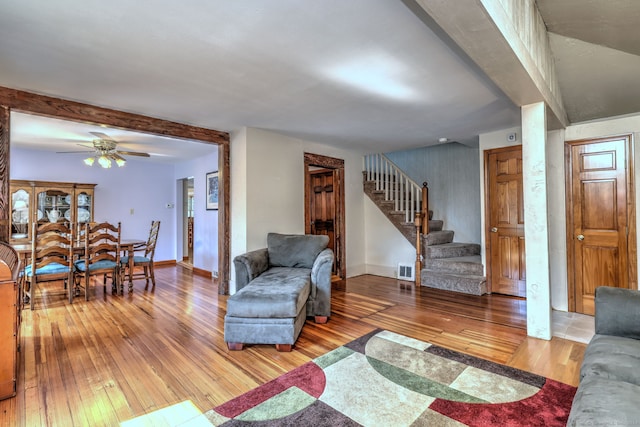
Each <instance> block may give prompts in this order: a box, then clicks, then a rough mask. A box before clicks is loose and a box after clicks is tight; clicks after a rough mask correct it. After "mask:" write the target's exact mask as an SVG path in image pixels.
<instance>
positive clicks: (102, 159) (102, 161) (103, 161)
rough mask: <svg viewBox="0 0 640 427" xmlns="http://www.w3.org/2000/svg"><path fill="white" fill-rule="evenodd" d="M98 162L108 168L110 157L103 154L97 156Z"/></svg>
mask: <svg viewBox="0 0 640 427" xmlns="http://www.w3.org/2000/svg"><path fill="white" fill-rule="evenodd" d="M98 163H100V166H102V167H103V168H105V169H108V168H110V167H111V159H109V158H108V157H107V156H105V155H104V154H103V155H102V156H100V157H99V158H98Z"/></svg>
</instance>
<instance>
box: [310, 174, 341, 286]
mask: <svg viewBox="0 0 640 427" xmlns="http://www.w3.org/2000/svg"><path fill="white" fill-rule="evenodd" d="M309 175H310V180H309V184H310V187H309V194H310V200H309V202H310V207H309V208H310V215H311V216H310V218H309V219H310V225H311V234H324V235H326V236H329V245H328V247H329V248H331V249H332V250H333V252H334V253H336V233H335V231H336V230H335V224H336V193H335V191H334V190H335V188H334V175H335V172H334V170H332V169H320V170H314V171H310V172H309ZM333 270H334V271H333V272H334V273H335V272H336V264H335V263H334V265H333Z"/></svg>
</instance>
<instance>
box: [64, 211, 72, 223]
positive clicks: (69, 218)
mask: <svg viewBox="0 0 640 427" xmlns="http://www.w3.org/2000/svg"><path fill="white" fill-rule="evenodd" d="M64 219H66V220H67V221H71V209H67V210H66V211H64Z"/></svg>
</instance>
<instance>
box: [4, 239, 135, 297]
mask: <svg viewBox="0 0 640 427" xmlns="http://www.w3.org/2000/svg"><path fill="white" fill-rule="evenodd" d="M146 243H147V241H146V239H135V238H134V239H120V245H119V247H120V252H121V253H126V254H127V255H128V257H129V263H128V265H127V267H128V268H129V271H133V268H134V258H133V256H134V251H135V248H136V247H138V246H140V245H144V244H146ZM11 247H12V248H13V249H15V251H16V252H17V253H18V256H19V257H20V265H21V268H22V270H24V268H25V267H26V266H27V265H28V264H29V262H30V259H31V251H32V249H33V246H32V244H31V242H24V243H11ZM73 251H74V253H76V254H78V255H81V254H82V253H83V251H84V245H83V244H81V243H76V244H74V246H73ZM132 277H133V275H132V274H129V292H133V278H132ZM23 280H24V274H23V275H22V278H21V280H20V284H19V286H20V293H21V298H20V300H21V301H22V304H23V307H24V304H27V303H29V297H28V296H26V295H24V291H23V289H24V288H23V286H24V283H23ZM118 292H119V294H120V295H123V294H124V284H123V283H121V284H120V289H119V290H118ZM23 307H21V308H23Z"/></svg>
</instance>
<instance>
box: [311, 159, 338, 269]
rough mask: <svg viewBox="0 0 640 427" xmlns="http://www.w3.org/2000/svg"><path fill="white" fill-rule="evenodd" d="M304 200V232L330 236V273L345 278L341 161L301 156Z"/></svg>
mask: <svg viewBox="0 0 640 427" xmlns="http://www.w3.org/2000/svg"><path fill="white" fill-rule="evenodd" d="M304 200H305V204H304V218H305V233H306V234H323V235H327V236H329V248H331V249H332V250H333V253H334V256H335V262H334V266H333V267H334V268H333V274H334V276H335V277H336V278H340V279H344V278H346V265H345V217H344V212H345V198H344V160H342V159H336V158H333V157H327V156H321V155H318V154H311V153H304Z"/></svg>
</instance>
